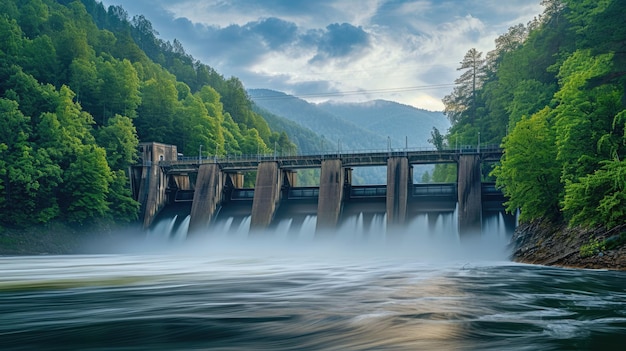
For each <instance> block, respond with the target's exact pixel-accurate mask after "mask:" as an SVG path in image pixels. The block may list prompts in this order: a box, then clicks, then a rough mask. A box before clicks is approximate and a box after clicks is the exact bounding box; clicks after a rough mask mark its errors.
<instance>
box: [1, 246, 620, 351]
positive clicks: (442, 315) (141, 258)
mask: <svg viewBox="0 0 626 351" xmlns="http://www.w3.org/2000/svg"><path fill="white" fill-rule="evenodd" d="M421 242H422V245H418V242H412V243H397V244H389V243H382V242H374V243H370V244H360V243H355V242H350V241H342V242H338V241H315V240H314V241H309V242H306V243H304V242H301V241H295V242H289V241H288V240H281V241H272V240H269V241H268V240H264V239H263V238H258V239H256V240H250V239H248V240H241V241H208V240H204V241H194V240H188V241H187V242H185V243H183V244H179V245H174V247H173V248H172V247H171V245H168V247H167V248H165V247H151V248H150V249H149V250H148V249H147V248H148V247H149V246H150V245H149V243H148V242H145V241H141V240H140V241H137V242H134V243H133V244H129V245H132V246H135V249H134V250H127V251H126V252H125V253H115V254H106V255H77V256H27V257H0V350H624V349H625V348H624V347H625V345H626V273H623V272H612V271H589V270H573V269H561V268H547V267H540V266H532V265H520V264H515V263H511V262H508V261H507V260H506V255H505V252H504V251H501V249H502V247H499V246H498V247H496V246H490V245H487V244H486V243H484V242H482V243H478V244H476V245H466V244H462V245H461V244H459V245H456V246H455V245H450V243H447V244H445V245H442V244H441V243H437V242H426V243H425V242H424V241H421Z"/></svg>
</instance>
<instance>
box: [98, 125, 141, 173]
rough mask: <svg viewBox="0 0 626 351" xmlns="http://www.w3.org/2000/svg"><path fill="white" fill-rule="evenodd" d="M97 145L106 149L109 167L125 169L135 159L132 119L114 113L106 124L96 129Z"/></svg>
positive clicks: (135, 132) (135, 149)
mask: <svg viewBox="0 0 626 351" xmlns="http://www.w3.org/2000/svg"><path fill="white" fill-rule="evenodd" d="M96 140H97V142H98V145H100V146H102V147H103V148H104V149H105V150H106V155H107V156H106V158H107V162H108V164H109V167H111V169H113V170H126V169H127V168H128V167H129V166H130V165H132V164H133V163H135V161H137V158H138V156H137V146H138V145H139V139H138V138H137V130H136V129H135V126H134V125H133V121H132V120H131V119H130V118H128V117H125V116H120V115H115V116H114V117H113V118H111V119H109V122H108V124H107V126H105V127H101V128H99V129H98V130H97V131H96Z"/></svg>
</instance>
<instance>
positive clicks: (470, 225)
mask: <svg viewBox="0 0 626 351" xmlns="http://www.w3.org/2000/svg"><path fill="white" fill-rule="evenodd" d="M457 179H458V199H459V200H458V201H459V203H458V211H459V213H458V216H459V234H460V235H461V236H463V235H468V234H480V232H481V229H482V228H481V227H482V198H481V197H482V189H481V182H480V156H479V155H475V154H470V155H461V156H460V157H459V166H458V175H457Z"/></svg>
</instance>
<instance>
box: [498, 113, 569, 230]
mask: <svg viewBox="0 0 626 351" xmlns="http://www.w3.org/2000/svg"><path fill="white" fill-rule="evenodd" d="M549 120H550V110H549V109H548V108H546V109H544V110H542V111H541V112H539V113H536V114H534V115H533V116H532V117H530V118H524V119H522V120H521V121H520V122H519V123H517V125H516V126H515V129H513V131H512V132H511V133H510V134H509V136H507V137H506V138H505V139H504V144H503V146H504V149H505V153H504V156H503V157H502V161H501V164H500V165H498V166H496V168H495V169H494V170H493V172H492V173H493V175H495V176H496V185H497V186H498V187H500V188H502V190H503V191H504V194H505V195H506V196H507V197H508V198H509V200H508V201H507V202H506V206H507V210H508V211H509V212H514V211H515V210H516V209H520V210H521V214H520V220H530V219H533V218H539V217H544V216H547V217H551V216H554V215H555V213H558V203H559V201H558V195H559V194H560V193H561V192H562V187H561V183H560V181H559V178H560V177H559V176H560V168H559V165H558V164H557V163H556V162H555V158H556V153H557V149H556V145H555V136H554V130H553V128H552V126H551V125H550V121H549Z"/></svg>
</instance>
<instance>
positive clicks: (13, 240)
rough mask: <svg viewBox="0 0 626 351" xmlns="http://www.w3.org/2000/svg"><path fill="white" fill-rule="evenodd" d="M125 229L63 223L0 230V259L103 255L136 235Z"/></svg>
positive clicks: (111, 226)
mask: <svg viewBox="0 0 626 351" xmlns="http://www.w3.org/2000/svg"><path fill="white" fill-rule="evenodd" d="M124 228H126V229H122V228H119V227H118V226H116V225H115V224H98V225H91V226H69V225H67V224H64V223H60V222H51V223H46V224H42V225H37V226H32V227H28V228H5V227H0V256H7V255H70V254H86V253H102V252H106V250H105V249H104V248H105V245H109V243H111V242H115V241H116V240H119V239H120V237H121V236H123V235H125V236H126V237H127V238H128V237H130V236H132V235H133V234H132V230H128V225H127V226H125V227H124ZM100 244H103V245H100ZM99 246H100V247H99ZM109 246H110V245H109Z"/></svg>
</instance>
